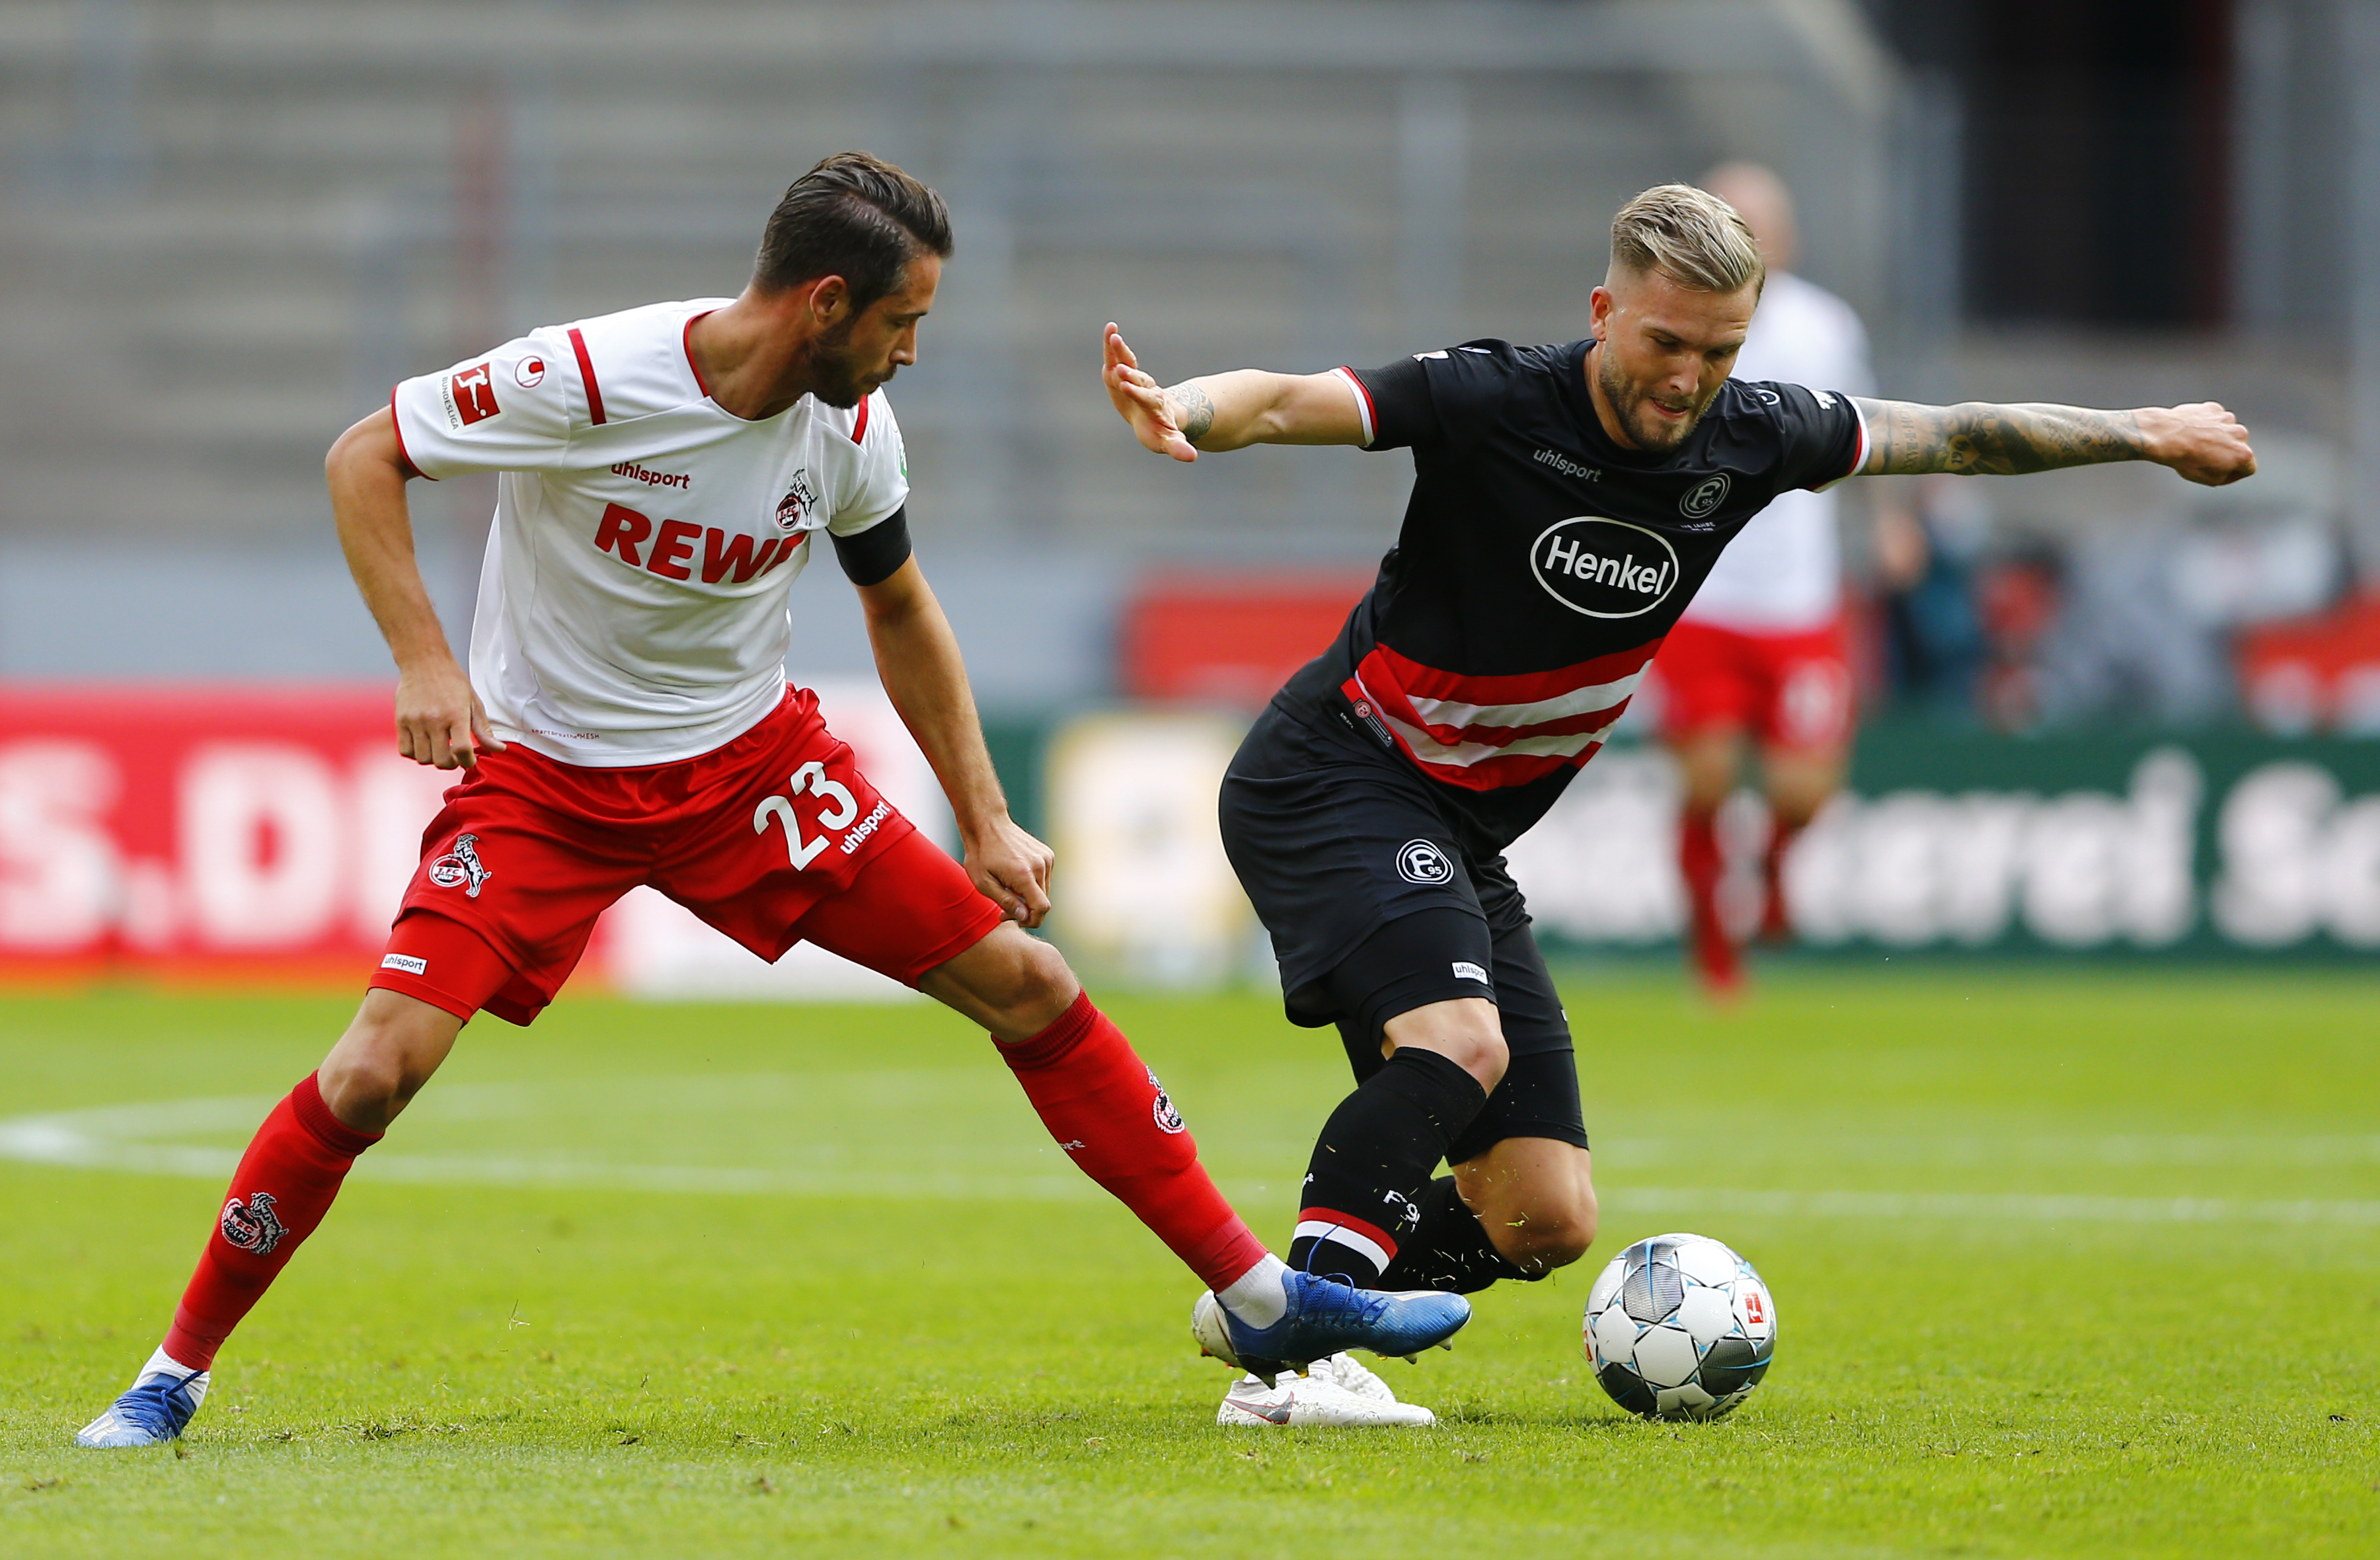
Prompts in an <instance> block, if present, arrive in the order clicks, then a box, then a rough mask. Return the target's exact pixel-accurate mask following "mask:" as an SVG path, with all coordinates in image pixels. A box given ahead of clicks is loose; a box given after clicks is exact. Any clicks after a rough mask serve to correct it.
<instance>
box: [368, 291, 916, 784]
mask: <svg viewBox="0 0 2380 1560" xmlns="http://www.w3.org/2000/svg"><path fill="white" fill-rule="evenodd" d="M728 301H729V300H728V299H698V300H696V301H694V302H689V303H656V304H651V305H649V306H647V307H645V308H642V309H631V310H628V311H625V312H624V313H619V314H607V315H604V316H602V317H601V318H600V319H593V320H581V321H579V322H578V323H577V324H573V325H553V326H547V327H544V328H542V329H540V330H535V331H532V332H530V333H529V334H528V335H525V336H523V337H521V338H520V339H518V340H516V341H510V342H506V343H505V344H504V346H502V347H498V348H496V349H495V350H494V351H492V352H490V353H486V354H484V355H482V356H480V357H477V358H472V359H468V360H465V361H463V362H460V363H457V364H455V366H454V367H453V368H450V369H447V370H445V371H443V372H439V373H434V374H428V375H425V376H423V377H421V378H419V379H408V380H407V381H406V382H405V383H404V384H400V385H398V386H397V387H396V391H395V396H394V397H393V404H394V406H395V414H396V428H397V436H398V438H399V440H400V441H401V442H402V443H403V445H404V448H405V456H406V458H407V460H409V461H411V462H412V464H413V466H414V469H416V470H418V471H419V472H420V473H421V474H422V475H423V476H425V477H433V478H436V477H451V476H454V475H455V474H457V473H459V472H465V471H493V472H496V473H498V479H497V485H496V519H495V525H494V527H493V528H492V530H490V531H489V533H488V551H487V557H486V561H485V563H484V564H483V566H482V567H481V569H480V600H479V605H478V608H477V610H476V611H475V612H474V614H473V616H472V620H471V684H472V687H473V688H474V689H476V690H477V691H478V693H479V695H480V701H481V702H482V703H483V704H485V705H486V706H487V710H488V718H489V720H490V721H491V723H492V725H494V727H495V731H496V735H497V736H498V737H502V738H504V740H505V741H507V742H518V743H520V744H522V745H523V746H525V747H528V748H529V749H532V750H535V751H537V752H540V753H542V754H544V755H546V756H547V757H548V758H553V759H559V760H561V761H563V762H566V763H576V764H590V765H596V766H610V767H618V766H623V765H629V764H648V763H666V762H672V761H674V760H677V759H686V758H692V757H694V756H696V755H697V754H699V753H707V752H710V750H713V749H715V748H718V747H720V746H722V745H723V744H725V743H727V742H730V741H733V740H734V739H735V737H739V736H741V735H742V734H743V733H744V732H745V731H747V730H748V729H750V728H751V727H752V726H753V725H756V724H758V723H759V721H760V720H761V719H762V718H763V717H764V716H766V715H767V714H768V713H770V712H771V710H773V709H775V708H776V707H777V704H778V702H779V701H780V700H782V699H783V697H784V689H785V652H786V651H787V649H788V648H789V647H790V646H791V644H792V640H793V621H792V617H791V615H790V613H789V612H788V610H787V606H786V591H787V587H788V586H790V585H791V584H792V583H793V580H794V579H795V576H797V575H799V574H800V573H801V571H802V570H803V568H804V567H807V565H808V563H809V560H810V555H811V554H812V553H815V552H816V551H818V549H819V547H820V545H821V544H822V542H821V541H820V539H819V537H818V532H820V530H827V531H831V532H832V533H833V534H834V535H837V536H851V535H854V534H856V533H857V532H859V531H863V530H868V528H869V527H870V526H873V525H876V524H878V523H879V522H880V521H882V520H884V519H886V518H890V517H891V516H892V515H893V514H894V513H895V512H897V511H898V510H899V509H900V507H901V506H902V504H903V503H904V502H905V500H906V499H907V497H908V494H909V480H908V463H907V461H906V459H905V457H904V455H903V451H902V447H901V431H900V428H899V427H898V426H897V425H896V424H895V423H894V421H893V420H892V408H891V407H890V406H889V405H887V404H886V402H885V399H884V395H883V392H881V391H878V392H877V393H875V394H874V395H871V396H868V399H867V400H865V401H863V402H861V403H860V404H859V405H858V406H857V407H855V408H851V409H850V410H843V409H839V408H834V407H830V406H826V405H823V404H822V403H820V401H819V400H818V399H817V398H816V397H814V396H803V397H802V399H801V400H800V401H798V402H796V403H795V405H794V406H793V407H792V408H789V409H787V410H785V411H782V412H780V413H778V414H777V415H776V416H774V417H771V418H767V419H764V420H760V421H757V422H755V421H747V420H745V419H743V418H740V417H737V416H735V414H734V413H732V412H729V411H727V410H726V409H725V408H722V407H721V406H720V405H719V404H718V403H717V402H716V401H713V400H712V399H711V398H710V391H709V390H708V388H707V387H705V385H704V384H703V383H702V380H701V376H700V375H699V374H698V373H697V372H695V367H694V362H693V360H692V359H691V358H690V357H689V356H688V355H687V352H686V335H687V333H688V332H689V331H690V330H691V329H692V328H693V324H694V322H695V321H696V320H697V319H698V318H699V317H700V316H702V315H703V314H706V313H708V312H710V311H712V310H714V309H718V308H722V307H723V306H724V305H725V304H726V303H727V302H728Z"/></svg>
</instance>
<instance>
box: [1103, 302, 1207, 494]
mask: <svg viewBox="0 0 2380 1560" xmlns="http://www.w3.org/2000/svg"><path fill="white" fill-rule="evenodd" d="M1104 343H1105V352H1106V364H1105V366H1104V367H1103V368H1102V370H1101V371H1100V376H1101V378H1102V379H1103V380H1104V381H1105V382H1106V384H1107V387H1108V399H1109V400H1111V401H1113V402H1114V403H1115V409H1116V411H1117V412H1118V413H1119V414H1120V415H1121V416H1122V417H1123V420H1125V421H1126V422H1128V423H1130V424H1131V425H1132V431H1133V433H1134V435H1135V437H1137V438H1138V439H1139V440H1140V443H1141V446H1142V447H1143V448H1145V449H1149V450H1154V451H1155V452H1157V453H1158V454H1159V455H1170V456H1172V457H1173V458H1174V459H1176V460H1196V459H1197V458H1198V452H1197V450H1196V449H1195V448H1194V447H1192V445H1191V443H1190V441H1189V440H1187V439H1185V438H1184V437H1183V436H1182V424H1181V421H1180V420H1179V418H1178V417H1177V416H1176V414H1175V411H1174V408H1173V407H1172V404H1171V403H1169V402H1168V401H1167V399H1166V396H1165V389H1164V386H1162V385H1160V384H1158V383H1157V381H1156V380H1154V379H1152V378H1150V377H1149V376H1148V375H1147V373H1145V372H1142V371H1141V367H1140V360H1139V359H1138V358H1136V357H1135V356H1133V351H1132V348H1131V347H1127V346H1125V345H1124V340H1123V332H1122V331H1120V330H1118V329H1117V328H1116V325H1115V322H1114V321H1112V320H1111V321H1109V322H1108V328H1107V333H1106V335H1105V337H1104Z"/></svg>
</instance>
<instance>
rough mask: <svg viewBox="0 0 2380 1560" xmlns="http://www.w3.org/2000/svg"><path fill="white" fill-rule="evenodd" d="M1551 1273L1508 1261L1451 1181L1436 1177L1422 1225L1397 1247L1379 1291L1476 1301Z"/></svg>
mask: <svg viewBox="0 0 2380 1560" xmlns="http://www.w3.org/2000/svg"><path fill="white" fill-rule="evenodd" d="M1552 1271H1553V1270H1552V1269H1551V1268H1545V1269H1541V1270H1540V1271H1538V1272H1536V1273H1529V1272H1526V1271H1524V1269H1521V1268H1518V1267H1515V1266H1513V1265H1512V1263H1511V1262H1509V1261H1505V1260H1504V1257H1503V1254H1502V1253H1501V1252H1500V1251H1498V1250H1497V1249H1496V1247H1495V1244H1494V1243H1493V1242H1492V1241H1490V1240H1489V1239H1488V1230H1487V1227H1486V1226H1485V1225H1481V1224H1480V1222H1479V1217H1478V1215H1477V1214H1475V1213H1472V1211H1471V1209H1470V1206H1469V1205H1468V1204H1466V1203H1465V1202H1464V1201H1463V1199H1462V1198H1461V1197H1460V1196H1459V1195H1457V1194H1456V1192H1455V1189H1454V1177H1453V1176H1439V1178H1438V1179H1436V1180H1434V1181H1432V1182H1430V1184H1429V1189H1428V1190H1427V1191H1425V1192H1423V1193H1422V1194H1421V1222H1420V1223H1419V1224H1418V1225H1415V1229H1414V1231H1413V1233H1412V1234H1411V1235H1408V1236H1407V1237H1405V1238H1404V1239H1403V1241H1402V1242H1400V1243H1399V1244H1398V1246H1397V1260H1396V1261H1393V1262H1390V1264H1389V1271H1388V1272H1386V1273H1384V1274H1380V1283H1379V1286H1380V1287H1381V1288H1383V1289H1444V1290H1447V1291H1449V1292H1451V1293H1452V1294H1457V1295H1475V1294H1477V1293H1478V1292H1479V1291H1480V1290H1482V1289H1485V1288H1486V1287H1488V1286H1489V1285H1490V1284H1494V1283H1496V1282H1498V1281H1499V1280H1501V1279H1507V1278H1512V1279H1518V1280H1519V1281H1521V1282H1522V1283H1524V1284H1529V1283H1535V1282H1536V1280H1538V1279H1540V1278H1543V1277H1544V1276H1545V1275H1546V1274H1548V1273H1550V1272H1552Z"/></svg>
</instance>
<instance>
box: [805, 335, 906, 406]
mask: <svg viewBox="0 0 2380 1560" xmlns="http://www.w3.org/2000/svg"><path fill="white" fill-rule="evenodd" d="M856 323H857V321H856V319H852V320H845V321H844V323H841V324H839V325H835V326H833V327H832V328H830V329H828V330H826V331H824V332H822V333H820V335H819V338H818V339H817V340H816V341H813V342H811V343H810V345H809V347H808V348H807V351H806V352H805V353H804V356H805V357H807V360H808V366H809V371H810V394H811V395H813V396H817V397H818V398H819V399H820V400H821V401H823V402H825V403H826V404H827V405H828V406H831V407H836V408H842V409H843V410H845V411H848V410H850V409H851V408H853V407H856V406H857V405H858V404H859V403H860V402H862V401H864V400H866V399H867V398H868V394H869V392H871V391H873V390H874V389H875V388H876V387H877V386H878V385H880V384H883V383H884V382H885V381H886V380H888V379H890V378H892V370H891V369H889V368H888V369H886V370H885V372H883V373H881V374H876V373H873V372H871V370H872V369H873V368H874V366H875V365H872V364H866V363H862V362H861V361H860V360H859V356H858V354H856V353H855V352H854V351H852V349H851V332H852V326H853V325H854V324H856Z"/></svg>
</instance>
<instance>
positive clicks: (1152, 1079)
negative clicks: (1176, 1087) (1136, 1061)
mask: <svg viewBox="0 0 2380 1560" xmlns="http://www.w3.org/2000/svg"><path fill="white" fill-rule="evenodd" d="M1148 1086H1149V1087H1150V1088H1151V1089H1154V1090H1156V1091H1157V1104H1156V1106H1155V1107H1154V1109H1153V1110H1152V1111H1151V1113H1150V1114H1152V1115H1155V1116H1156V1118H1157V1129H1158V1130H1159V1131H1160V1132H1179V1131H1181V1130H1182V1129H1183V1127H1184V1126H1185V1125H1187V1124H1186V1123H1184V1121H1183V1119H1182V1113H1181V1112H1180V1111H1178V1110H1175V1109H1174V1108H1173V1096H1172V1095H1171V1094H1168V1093H1167V1092H1166V1091H1165V1085H1163V1084H1161V1083H1160V1082H1158V1081H1157V1073H1156V1070H1155V1069H1154V1068H1152V1069H1150V1071H1149V1075H1148Z"/></svg>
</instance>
